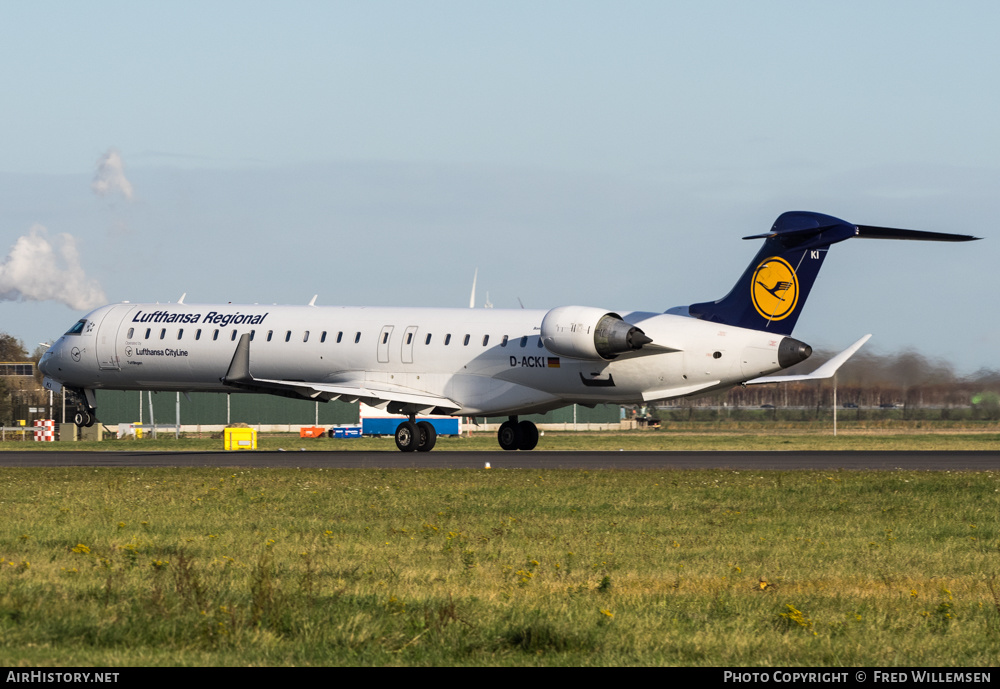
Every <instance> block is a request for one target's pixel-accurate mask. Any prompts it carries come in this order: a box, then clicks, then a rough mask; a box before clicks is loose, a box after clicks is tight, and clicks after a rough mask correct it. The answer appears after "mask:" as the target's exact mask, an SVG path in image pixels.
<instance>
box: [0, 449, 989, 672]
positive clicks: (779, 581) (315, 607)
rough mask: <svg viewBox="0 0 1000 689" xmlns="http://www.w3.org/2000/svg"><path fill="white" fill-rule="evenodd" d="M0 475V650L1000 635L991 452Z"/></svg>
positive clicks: (841, 641) (622, 655) (875, 653)
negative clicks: (735, 467)
mask: <svg viewBox="0 0 1000 689" xmlns="http://www.w3.org/2000/svg"><path fill="white" fill-rule="evenodd" d="M546 437H548V436H546ZM772 440H773V439H772ZM296 442H298V439H296ZM303 442H304V441H303ZM345 442H346V441H345ZM389 442H390V443H391V440H390V441H389ZM992 442H994V443H995V439H994V440H993V441H992ZM103 445H104V447H105V448H106V447H107V446H108V445H109V443H104V444H103ZM0 481H2V484H3V489H2V497H0V558H2V560H0V664H2V665H3V666H7V667H9V666H16V665H31V666H35V665H67V666H90V665H110V666H127V665H466V664H468V665H567V664H568V665H631V664H636V665H640V664H641V665H651V664H665V665H672V664H679V665H734V666H764V665H835V666H844V665H880V666H893V665H946V666H987V665H994V664H995V663H996V659H997V657H998V652H1000V576H998V575H1000V472H987V473H948V472H924V473H920V472H907V471H893V472H812V471H796V472H733V471H721V470H700V471H601V472H589V473H588V472H585V471H557V470H551V471H548V470H547V471H528V470H512V471H497V470H475V471H470V470H465V471H461V470H433V471H430V470H427V471H425V470H420V471H417V470H335V471H330V470H289V469H270V470H252V471H251V470H232V469H229V470H226V469H183V470H181V469H93V468H72V469H42V468H37V469H8V470H4V472H3V474H2V478H0Z"/></svg>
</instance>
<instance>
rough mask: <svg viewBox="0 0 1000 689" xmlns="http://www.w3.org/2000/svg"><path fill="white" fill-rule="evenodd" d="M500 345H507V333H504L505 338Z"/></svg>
mask: <svg viewBox="0 0 1000 689" xmlns="http://www.w3.org/2000/svg"><path fill="white" fill-rule="evenodd" d="M500 346H501V347H506V346H507V336H506V335H504V336H503V339H502V340H500Z"/></svg>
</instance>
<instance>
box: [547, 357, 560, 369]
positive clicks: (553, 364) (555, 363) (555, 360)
mask: <svg viewBox="0 0 1000 689" xmlns="http://www.w3.org/2000/svg"><path fill="white" fill-rule="evenodd" d="M549 368H559V357H557V356H550V357H549Z"/></svg>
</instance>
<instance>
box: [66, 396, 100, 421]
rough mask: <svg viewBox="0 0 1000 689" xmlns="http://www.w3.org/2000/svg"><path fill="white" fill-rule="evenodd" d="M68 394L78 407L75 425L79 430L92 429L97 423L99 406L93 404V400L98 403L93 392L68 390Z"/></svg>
mask: <svg viewBox="0 0 1000 689" xmlns="http://www.w3.org/2000/svg"><path fill="white" fill-rule="evenodd" d="M66 392H67V393H68V394H69V398H70V400H71V402H72V404H73V405H74V406H76V412H75V413H74V414H73V423H75V424H76V425H77V427H79V428H90V427H91V426H93V425H94V424H95V423H97V405H96V404H95V403H93V402H92V400H93V401H96V400H95V398H94V392H93V390H74V389H72V388H66Z"/></svg>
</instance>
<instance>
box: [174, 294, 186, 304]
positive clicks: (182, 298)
mask: <svg viewBox="0 0 1000 689" xmlns="http://www.w3.org/2000/svg"><path fill="white" fill-rule="evenodd" d="M187 295H188V293H187V292H185V293H184V294H182V295H181V298H180V299H178V300H177V303H178V304H183V303H184V297H186V296H187Z"/></svg>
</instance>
